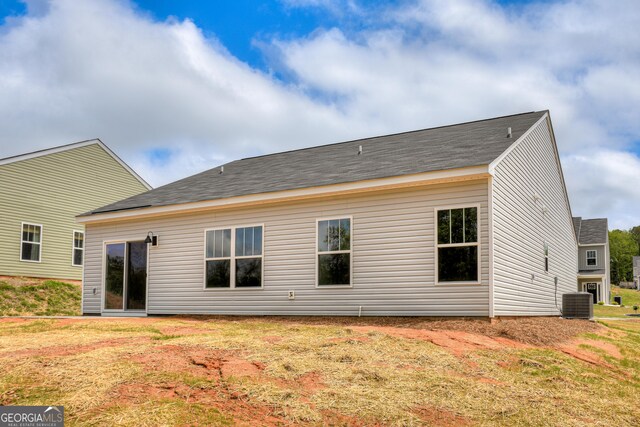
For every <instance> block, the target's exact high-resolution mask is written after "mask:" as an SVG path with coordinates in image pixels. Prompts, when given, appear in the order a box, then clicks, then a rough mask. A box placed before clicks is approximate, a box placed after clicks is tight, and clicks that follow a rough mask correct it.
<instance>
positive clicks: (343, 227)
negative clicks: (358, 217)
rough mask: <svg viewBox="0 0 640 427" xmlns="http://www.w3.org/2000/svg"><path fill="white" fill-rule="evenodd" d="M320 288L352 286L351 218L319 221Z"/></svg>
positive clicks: (318, 257)
mask: <svg viewBox="0 0 640 427" xmlns="http://www.w3.org/2000/svg"><path fill="white" fill-rule="evenodd" d="M317 232H318V247H317V253H316V262H317V285H318V286H351V218H338V219H328V220H319V221H318V227H317Z"/></svg>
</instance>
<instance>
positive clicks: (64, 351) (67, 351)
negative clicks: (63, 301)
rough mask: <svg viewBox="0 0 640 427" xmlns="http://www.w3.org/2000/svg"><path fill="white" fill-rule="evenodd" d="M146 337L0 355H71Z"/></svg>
mask: <svg viewBox="0 0 640 427" xmlns="http://www.w3.org/2000/svg"><path fill="white" fill-rule="evenodd" d="M149 341H150V340H149V338H147V337H139V338H114V339H109V340H103V341H97V342H94V343H91V344H82V345H60V346H49V347H40V348H33V349H25V350H19V351H13V352H11V353H7V354H4V355H3V354H0V357H10V358H15V357H34V356H35V357H49V358H53V357H61V356H73V355H76V354H82V353H88V352H90V351H93V350H97V349H100V348H105V347H121V346H126V345H139V344H140V343H141V342H149Z"/></svg>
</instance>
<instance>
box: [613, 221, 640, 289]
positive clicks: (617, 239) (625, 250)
mask: <svg viewBox="0 0 640 427" xmlns="http://www.w3.org/2000/svg"><path fill="white" fill-rule="evenodd" d="M634 228H638V227H634ZM609 251H610V252H611V283H616V284H617V283H620V282H626V281H630V280H632V278H633V266H632V260H633V256H634V255H637V254H638V242H637V241H636V239H635V237H634V235H633V234H632V232H631V231H627V230H612V231H610V232H609Z"/></svg>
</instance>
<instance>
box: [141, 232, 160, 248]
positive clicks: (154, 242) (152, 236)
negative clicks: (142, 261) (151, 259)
mask: <svg viewBox="0 0 640 427" xmlns="http://www.w3.org/2000/svg"><path fill="white" fill-rule="evenodd" d="M144 242H145V243H146V244H147V245H148V244H149V243H151V246H158V236H156V235H155V234H153V232H152V231H150V232H148V233H147V238H146V239H144Z"/></svg>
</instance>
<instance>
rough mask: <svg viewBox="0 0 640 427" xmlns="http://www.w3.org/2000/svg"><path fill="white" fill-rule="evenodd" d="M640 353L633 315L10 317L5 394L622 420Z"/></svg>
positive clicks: (532, 421) (124, 421)
mask: <svg viewBox="0 0 640 427" xmlns="http://www.w3.org/2000/svg"><path fill="white" fill-rule="evenodd" d="M578 337H580V341H576V339H577V338H578ZM614 350H615V351H614ZM639 362H640V322H636V321H631V322H629V321H627V322H621V321H620V322H610V323H606V324H605V325H604V326H599V325H597V324H593V323H589V322H579V321H566V320H561V319H550V318H548V319H520V320H517V321H516V320H505V321H502V322H500V323H497V324H491V323H489V322H485V321H480V320H449V321H447V320H437V321H425V320H424V319H401V318H400V319H399V318H393V319H385V318H383V319H353V318H335V319H334V318H257V317H256V318H232V317H215V318H198V319H194V318H188V317H182V318H180V317H177V318H160V319H150V318H148V319H81V320H37V321H35V320H17V319H11V320H5V321H0V366H2V368H3V369H2V371H1V373H0V404H52V403H57V404H63V405H65V410H66V413H67V421H68V425H140V426H145V425H149V426H150V425H154V426H155V425H274V426H275V425H407V426H411V425H435V426H464V425H497V426H512V425H521V426H541V425H563V426H583V425H594V426H600V425H601V426H611V425H616V426H623V425H637V422H636V419H635V417H634V415H633V411H632V410H630V408H634V407H637V405H638V404H640V398H639V397H637V396H638V395H639V393H638V392H639V390H638V388H639V387H640V377H639V375H640V363H639Z"/></svg>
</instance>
